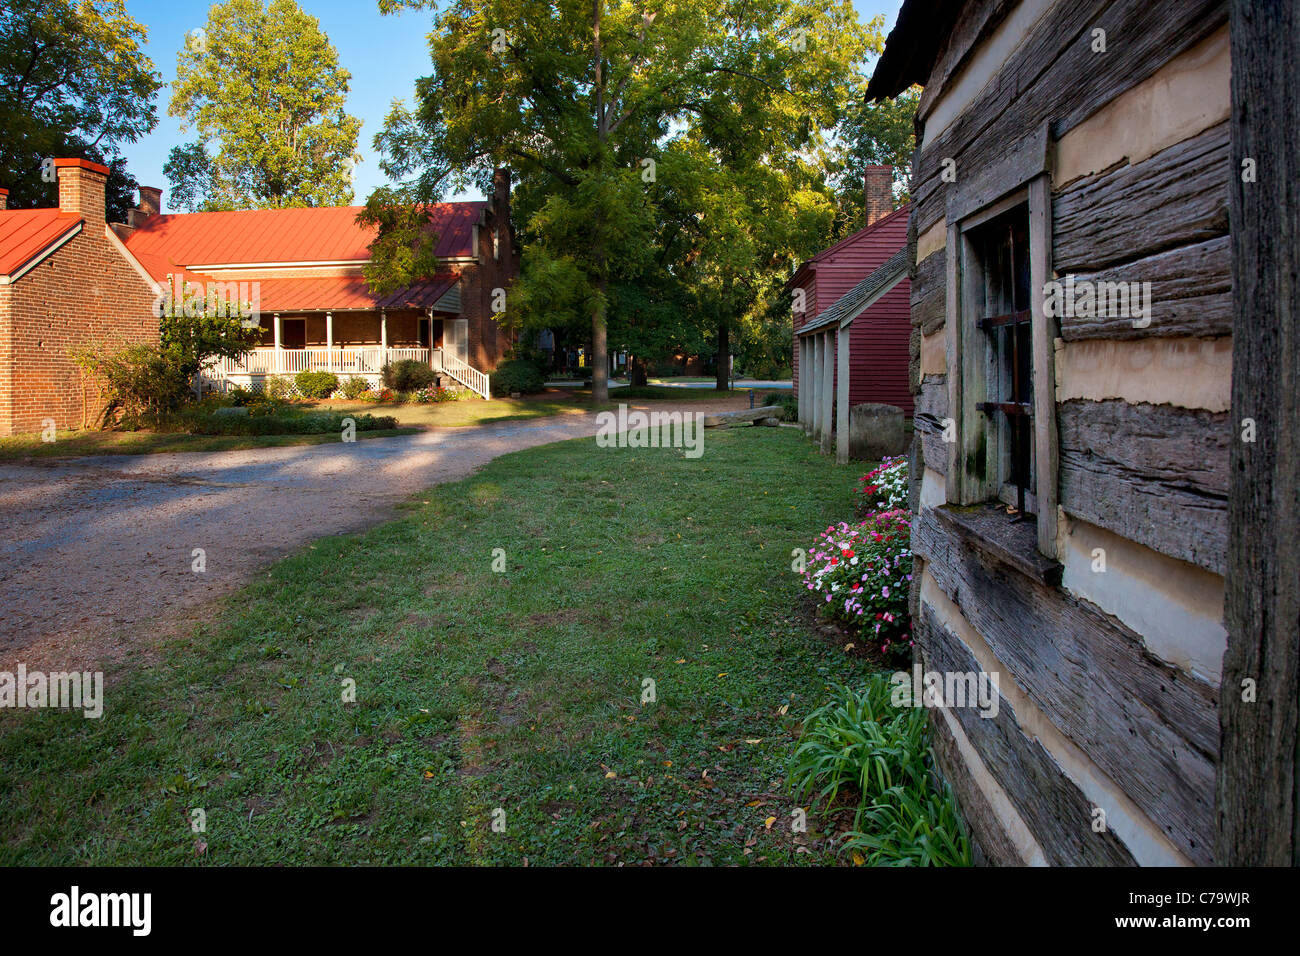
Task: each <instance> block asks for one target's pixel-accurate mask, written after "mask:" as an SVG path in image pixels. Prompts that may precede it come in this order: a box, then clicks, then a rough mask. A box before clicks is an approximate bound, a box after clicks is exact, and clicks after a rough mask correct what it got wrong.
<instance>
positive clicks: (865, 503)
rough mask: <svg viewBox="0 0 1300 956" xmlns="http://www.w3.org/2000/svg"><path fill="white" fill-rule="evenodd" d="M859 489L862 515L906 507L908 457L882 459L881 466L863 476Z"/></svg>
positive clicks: (859, 511) (859, 507) (859, 506)
mask: <svg viewBox="0 0 1300 956" xmlns="http://www.w3.org/2000/svg"><path fill="white" fill-rule="evenodd" d="M858 491H859V493H860V494H861V495H862V497H861V498H860V499H859V501H858V513H859V514H860V515H865V514H868V513H870V512H874V511H898V510H900V509H904V508H906V507H907V506H908V500H907V458H906V457H904V456H901V455H900V456H899V457H898V458H885V459H882V460H881V462H880V466H879V467H877V468H875V469H874V470H872V471H870V472H868V473H867V474H865V475H863V476H862V486H861V487H860V488H859V489H858Z"/></svg>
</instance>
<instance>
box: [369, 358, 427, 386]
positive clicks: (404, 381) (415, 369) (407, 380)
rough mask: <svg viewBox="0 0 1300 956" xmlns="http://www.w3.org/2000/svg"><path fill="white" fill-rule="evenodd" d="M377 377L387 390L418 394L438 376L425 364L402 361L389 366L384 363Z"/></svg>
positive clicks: (408, 360)
mask: <svg viewBox="0 0 1300 956" xmlns="http://www.w3.org/2000/svg"><path fill="white" fill-rule="evenodd" d="M379 377H380V378H381V379H382V380H383V383H384V385H385V386H387V387H388V388H391V389H395V390H397V391H399V392H418V391H419V390H420V389H422V388H428V387H429V386H430V385H432V384H433V382H434V379H436V378H437V377H438V375H437V373H436V372H434V370H433V368H432V367H431V366H430V365H429V363H427V362H418V361H416V360H415V359H402V360H401V361H400V362H394V363H392V364H391V365H390V364H388V363H385V364H384V367H383V368H382V369H380V370H379Z"/></svg>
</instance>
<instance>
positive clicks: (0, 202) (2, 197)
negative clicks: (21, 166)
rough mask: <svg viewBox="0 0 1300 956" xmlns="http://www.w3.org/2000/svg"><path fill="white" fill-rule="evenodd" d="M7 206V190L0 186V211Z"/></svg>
mask: <svg viewBox="0 0 1300 956" xmlns="http://www.w3.org/2000/svg"><path fill="white" fill-rule="evenodd" d="M8 208H9V190H7V189H5V188H4V187H3V186H0V212H4V211H5V210H6V209H8Z"/></svg>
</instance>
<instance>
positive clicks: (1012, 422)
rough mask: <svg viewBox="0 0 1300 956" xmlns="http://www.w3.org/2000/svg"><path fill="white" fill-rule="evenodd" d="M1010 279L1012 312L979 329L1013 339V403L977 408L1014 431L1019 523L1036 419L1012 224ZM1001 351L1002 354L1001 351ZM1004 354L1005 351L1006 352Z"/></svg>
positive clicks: (1009, 233) (1014, 480) (1027, 315)
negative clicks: (1023, 355) (1024, 366)
mask: <svg viewBox="0 0 1300 956" xmlns="http://www.w3.org/2000/svg"><path fill="white" fill-rule="evenodd" d="M1007 277H1008V279H1009V288H1010V290H1011V311H1010V312H1006V313H1003V314H1001V315H990V316H986V317H984V318H981V319H980V320H979V321H978V322H976V326H977V327H978V328H979V329H981V330H982V331H984V332H987V333H988V334H989V335H991V336H994V341H995V342H997V336H999V335H1002V336H1004V341H1005V338H1010V340H1011V401H1009V402H1001V401H998V402H976V403H975V407H976V408H977V409H979V410H980V411H981V412H984V413H985V414H989V415H991V414H997V413H999V412H1000V413H1002V414H1003V415H1004V416H1006V420H1007V424H1008V426H1010V429H1011V471H1012V476H1011V478H1012V484H1014V485H1015V486H1016V516H1015V518H1013V519H1012V521H1013V522H1016V521H1028V520H1029V516H1028V515H1027V514H1026V512H1025V492H1026V484H1027V482H1028V481H1029V448H1028V445H1027V442H1028V434H1027V431H1028V425H1029V421H1030V419H1031V418H1032V417H1033V411H1032V406H1031V405H1030V403H1029V402H1028V401H1027V398H1028V396H1027V394H1026V385H1027V383H1025V382H1023V381H1021V375H1020V336H1019V334H1018V329H1019V327H1020V326H1022V325H1030V323H1031V321H1032V318H1033V313H1032V311H1031V310H1030V309H1027V308H1024V309H1022V308H1020V307H1019V306H1020V303H1018V302H1017V301H1016V291H1017V283H1016V233H1015V226H1014V224H1013V223H1008V224H1007ZM999 351H1002V350H1001V349H1000V350H999ZM1003 354H1005V352H1003Z"/></svg>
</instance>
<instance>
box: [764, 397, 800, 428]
mask: <svg viewBox="0 0 1300 956" xmlns="http://www.w3.org/2000/svg"><path fill="white" fill-rule="evenodd" d="M758 404H760V405H779V406H781V415H780V418H781V421H783V422H797V421H798V420H799V399H798V398H797V397H796V396H795V394H794V392H792V391H790V392H768V393H767V394H766V395H764V396H763V398H762V399H760V400H759V403H758Z"/></svg>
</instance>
